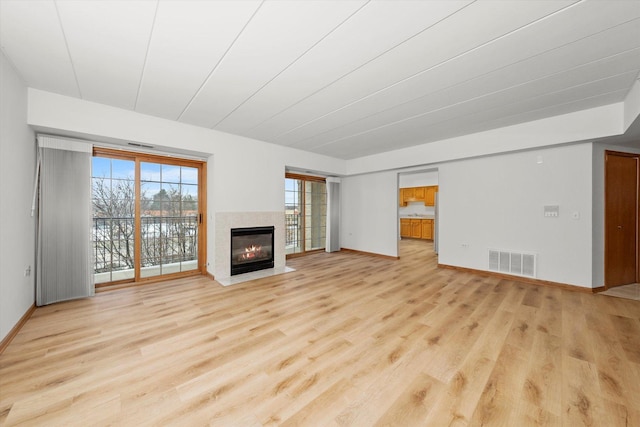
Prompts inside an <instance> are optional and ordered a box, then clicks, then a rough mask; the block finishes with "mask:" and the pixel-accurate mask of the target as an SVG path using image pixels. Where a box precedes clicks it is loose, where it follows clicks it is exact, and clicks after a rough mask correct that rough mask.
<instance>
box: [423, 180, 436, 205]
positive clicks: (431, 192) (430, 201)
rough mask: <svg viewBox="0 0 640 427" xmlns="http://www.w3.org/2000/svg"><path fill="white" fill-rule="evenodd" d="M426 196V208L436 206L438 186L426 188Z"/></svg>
mask: <svg viewBox="0 0 640 427" xmlns="http://www.w3.org/2000/svg"><path fill="white" fill-rule="evenodd" d="M425 189H426V194H425V198H424V204H425V206H435V204H436V193H437V192H438V186H437V185H432V186H430V187H425Z"/></svg>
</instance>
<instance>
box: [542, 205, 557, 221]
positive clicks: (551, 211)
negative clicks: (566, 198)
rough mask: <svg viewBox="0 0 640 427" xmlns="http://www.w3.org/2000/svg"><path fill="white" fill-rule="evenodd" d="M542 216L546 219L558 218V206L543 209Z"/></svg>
mask: <svg viewBox="0 0 640 427" xmlns="http://www.w3.org/2000/svg"><path fill="white" fill-rule="evenodd" d="M544 216H545V217H547V218H555V217H558V216H560V206H558V205H548V206H545V207H544Z"/></svg>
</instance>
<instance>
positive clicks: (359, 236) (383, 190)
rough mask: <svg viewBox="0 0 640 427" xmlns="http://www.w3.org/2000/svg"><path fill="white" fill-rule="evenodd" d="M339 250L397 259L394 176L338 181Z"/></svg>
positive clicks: (377, 174)
mask: <svg viewBox="0 0 640 427" xmlns="http://www.w3.org/2000/svg"><path fill="white" fill-rule="evenodd" d="M340 191H341V199H340V246H341V247H343V248H347V249H355V250H359V251H364V252H372V253H376V254H381V255H388V256H394V257H395V256H398V174H397V173H396V172H393V171H391V172H380V173H373V174H367V175H357V176H350V177H346V178H342V184H341V187H340Z"/></svg>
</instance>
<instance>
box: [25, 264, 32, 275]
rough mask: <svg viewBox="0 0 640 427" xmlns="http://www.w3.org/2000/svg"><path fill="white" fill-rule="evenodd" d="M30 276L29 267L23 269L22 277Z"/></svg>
mask: <svg viewBox="0 0 640 427" xmlns="http://www.w3.org/2000/svg"><path fill="white" fill-rule="evenodd" d="M29 276H31V266H28V267H27V268H25V269H24V277H29Z"/></svg>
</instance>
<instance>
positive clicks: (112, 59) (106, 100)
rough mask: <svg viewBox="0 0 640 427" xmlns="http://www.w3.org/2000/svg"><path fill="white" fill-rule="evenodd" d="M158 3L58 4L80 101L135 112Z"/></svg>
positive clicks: (106, 0) (141, 0) (139, 0)
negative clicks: (77, 84)
mask: <svg viewBox="0 0 640 427" xmlns="http://www.w3.org/2000/svg"><path fill="white" fill-rule="evenodd" d="M156 4H157V3H156V2H151V1H146V0H137V1H135V0H128V1H117V0H104V1H59V2H57V5H58V11H59V13H60V21H61V22H62V25H63V27H64V32H65V35H66V38H67V43H68V45H69V51H70V53H71V60H72V62H73V65H74V67H75V70H76V74H77V76H78V82H79V84H80V91H81V92H82V96H83V98H84V99H86V100H89V101H93V102H99V103H102V104H107V105H113V106H116V107H121V108H127V109H133V107H134V105H135V99H136V95H137V92H138V85H139V83H140V78H141V76H142V68H143V65H144V60H145V56H146V52H147V45H148V43H149V38H150V37H151V27H152V24H153V19H154V14H155V10H156Z"/></svg>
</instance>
